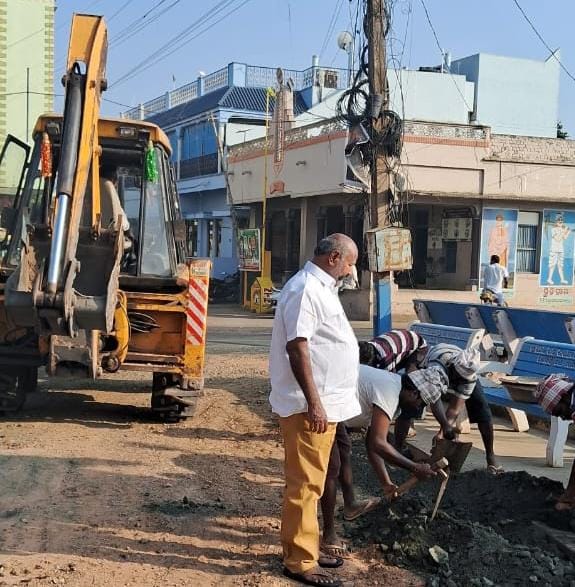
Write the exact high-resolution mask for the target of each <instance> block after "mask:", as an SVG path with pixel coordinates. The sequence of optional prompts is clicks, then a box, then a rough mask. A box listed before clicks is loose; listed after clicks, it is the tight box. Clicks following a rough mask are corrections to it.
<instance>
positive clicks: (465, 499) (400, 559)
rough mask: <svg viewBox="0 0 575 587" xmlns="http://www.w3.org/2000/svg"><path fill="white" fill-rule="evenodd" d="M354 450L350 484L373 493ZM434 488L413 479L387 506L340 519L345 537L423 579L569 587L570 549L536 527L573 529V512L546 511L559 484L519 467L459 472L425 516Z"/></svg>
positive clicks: (572, 581)
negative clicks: (353, 519)
mask: <svg viewBox="0 0 575 587" xmlns="http://www.w3.org/2000/svg"><path fill="white" fill-rule="evenodd" d="M356 448H357V449H358V450H357V451H356V453H355V456H356V463H355V471H354V473H355V476H356V477H355V478H356V481H357V484H358V485H359V486H363V489H365V491H366V492H368V493H372V494H377V493H379V491H378V485H377V481H376V480H375V478H374V475H373V473H372V471H371V468H370V467H369V464H368V463H367V462H366V460H365V454H364V452H363V451H362V450H361V448H360V447H359V446H356ZM393 473H394V472H392V475H393ZM396 477H398V478H397V481H398V482H401V481H402V480H404V479H405V477H404V476H403V475H396ZM438 486H439V484H438V483H436V482H429V483H423V484H420V485H419V486H418V487H417V488H416V489H414V490H413V491H412V492H411V493H410V494H408V495H406V496H404V497H403V498H401V499H400V500H398V501H396V502H395V503H393V504H392V505H391V506H382V507H380V508H379V509H378V510H376V511H375V512H373V513H372V514H370V515H368V516H365V517H364V518H361V519H360V520H358V521H357V522H354V523H350V524H346V525H345V532H346V536H347V539H348V540H349V541H350V542H351V543H352V544H353V545H354V546H355V547H365V546H369V545H371V546H369V548H370V550H372V551H373V556H374V557H381V558H382V559H383V560H384V561H386V562H387V564H389V565H395V566H399V567H405V568H407V569H409V570H411V571H414V572H417V573H419V574H421V575H422V576H424V577H426V578H427V584H428V585H433V586H444V585H445V586H449V587H455V586H460V585H465V586H467V585H477V586H480V585H481V586H489V585H531V584H540V585H553V586H555V585H572V586H574V587H575V564H573V563H572V562H571V560H570V558H569V554H568V553H566V552H565V551H564V550H563V549H562V548H561V547H560V545H558V544H557V542H555V541H553V540H551V539H550V538H549V536H548V534H547V533H546V532H545V531H544V530H542V529H541V527H540V526H538V525H537V524H538V523H543V524H545V525H547V526H548V527H552V528H554V529H557V530H563V531H568V532H571V531H572V530H574V529H575V515H573V514H572V513H570V512H556V511H555V510H554V509H553V502H554V499H555V498H556V497H557V496H558V495H559V494H560V493H561V492H562V490H563V487H562V485H561V484H560V483H557V482H554V481H551V480H549V479H546V478H536V477H532V476H531V475H528V474H526V473H522V472H521V473H506V474H504V475H500V476H497V477H495V476H493V475H489V474H488V473H486V472H484V471H472V472H469V473H464V474H460V475H458V476H455V477H453V478H452V479H451V480H450V482H449V484H448V486H447V491H446V493H445V496H444V498H443V501H442V504H441V506H440V510H439V514H438V516H437V517H436V519H435V520H434V521H430V517H431V512H432V509H433V503H434V500H435V497H436V495H437V490H438ZM573 539H574V542H575V535H574V536H573ZM376 553H377V554H376Z"/></svg>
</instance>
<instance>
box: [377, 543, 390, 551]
mask: <svg viewBox="0 0 575 587" xmlns="http://www.w3.org/2000/svg"><path fill="white" fill-rule="evenodd" d="M379 550H381V552H387V551H388V550H389V546H387V544H380V545H379Z"/></svg>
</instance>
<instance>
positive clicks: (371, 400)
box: [346, 365, 401, 428]
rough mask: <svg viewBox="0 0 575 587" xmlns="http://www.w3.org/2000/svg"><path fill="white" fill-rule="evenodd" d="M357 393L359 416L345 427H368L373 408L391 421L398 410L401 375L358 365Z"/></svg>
mask: <svg viewBox="0 0 575 587" xmlns="http://www.w3.org/2000/svg"><path fill="white" fill-rule="evenodd" d="M358 392H359V403H360V404H361V414H360V415H359V416H356V417H355V418H352V419H351V420H348V421H347V422H346V425H347V426H349V427H350V428H367V427H368V426H370V425H371V416H372V414H373V406H377V407H378V408H379V409H381V410H383V411H384V412H385V414H386V415H387V416H388V417H389V419H390V420H393V418H394V417H395V416H396V414H397V412H398V409H399V394H400V392H401V375H398V374H397V373H392V372H390V371H385V370H383V369H378V368H377V367H369V366H367V365H360V366H359V380H358Z"/></svg>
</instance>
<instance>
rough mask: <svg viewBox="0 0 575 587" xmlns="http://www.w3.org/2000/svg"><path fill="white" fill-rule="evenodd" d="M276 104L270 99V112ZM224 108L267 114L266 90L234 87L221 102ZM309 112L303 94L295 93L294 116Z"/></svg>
mask: <svg viewBox="0 0 575 587" xmlns="http://www.w3.org/2000/svg"><path fill="white" fill-rule="evenodd" d="M274 104H275V100H274V98H270V111H272V110H273V107H274ZM220 106H222V107H223V108H232V109H238V110H252V111H256V112H265V110H266V89H265V88H244V87H241V86H233V87H231V88H229V91H228V92H227V93H226V95H225V96H224V97H223V98H222V100H221V101H220ZM306 110H307V106H306V104H305V102H304V101H303V98H302V97H301V92H295V93H294V114H295V115H296V116H297V115H298V114H301V113H302V112H305V111H306Z"/></svg>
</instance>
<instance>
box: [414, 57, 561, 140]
mask: <svg viewBox="0 0 575 587" xmlns="http://www.w3.org/2000/svg"><path fill="white" fill-rule="evenodd" d="M557 56H559V52H557ZM450 72H451V73H452V74H458V75H459V74H461V75H464V76H465V78H466V79H467V81H468V82H472V83H473V84H474V87H475V97H474V99H473V101H472V102H469V103H470V104H473V105H474V108H473V113H472V115H471V117H470V122H474V123H477V124H485V125H488V126H490V127H491V130H492V132H493V133H494V134H509V135H526V136H533V137H550V138H554V137H556V136H557V120H558V110H559V62H558V61H557V59H554V58H553V56H550V57H548V58H547V59H546V60H545V61H536V60H534V59H515V58H513V57H503V56H501V55H490V54H488V53H478V54H476V55H471V56H469V57H464V58H463V59H457V60H455V61H453V62H452V63H451V65H450ZM407 118H410V117H409V116H408V117H407ZM426 120H428V119H426Z"/></svg>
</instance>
